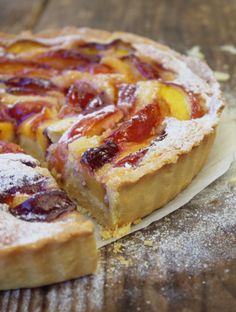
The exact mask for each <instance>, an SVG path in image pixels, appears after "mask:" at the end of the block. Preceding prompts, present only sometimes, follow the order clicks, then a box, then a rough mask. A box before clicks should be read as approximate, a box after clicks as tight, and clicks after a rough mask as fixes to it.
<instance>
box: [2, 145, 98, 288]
mask: <svg viewBox="0 0 236 312" xmlns="http://www.w3.org/2000/svg"><path fill="white" fill-rule="evenodd" d="M0 178H1V183H0V235H1V239H0V290H3V289H13V288H24V287H37V286H43V285H48V284H52V283H58V282H62V281H65V280H68V279H73V278H76V277H79V276H83V275H87V274H91V273H94V272H95V270H96V264H97V251H96V242H95V236H94V226H93V224H92V223H91V222H90V221H88V220H86V219H85V218H84V217H83V216H82V215H80V214H79V213H78V212H77V211H76V205H75V203H74V202H72V201H71V200H70V199H69V198H68V196H67V195H66V194H65V192H64V191H61V190H60V189H59V188H58V186H57V184H56V182H55V180H54V179H53V177H52V176H51V175H50V173H49V171H48V170H47V169H45V168H42V167H40V166H39V162H38V161H36V160H35V159H34V158H32V157H31V156H28V155H25V154H23V153H22V150H21V148H20V147H19V146H17V145H15V144H13V143H5V142H1V141H0Z"/></svg>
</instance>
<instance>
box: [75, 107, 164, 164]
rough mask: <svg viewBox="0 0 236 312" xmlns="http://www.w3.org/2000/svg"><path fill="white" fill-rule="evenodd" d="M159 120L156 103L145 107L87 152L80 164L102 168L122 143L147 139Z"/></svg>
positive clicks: (119, 148)
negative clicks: (101, 143)
mask: <svg viewBox="0 0 236 312" xmlns="http://www.w3.org/2000/svg"><path fill="white" fill-rule="evenodd" d="M161 119H162V117H161V115H160V109H159V106H158V103H154V104H149V105H147V106H146V107H144V108H143V109H141V110H140V111H139V112H138V113H137V114H135V115H134V116H133V117H132V118H131V119H130V120H127V121H125V122H123V124H122V125H121V126H120V127H118V129H116V130H115V131H114V132H113V133H112V134H111V135H110V136H109V137H108V138H107V139H106V140H105V143H104V144H103V145H101V146H99V147H95V148H91V149H89V150H87V151H86V152H85V153H84V154H83V156H82V159H81V163H82V164H84V165H86V166H87V167H89V168H91V169H92V170H95V169H98V168H100V167H102V166H103V165H104V164H105V163H107V162H110V161H111V160H112V159H113V158H114V157H115V156H116V155H117V154H118V153H119V151H120V150H122V148H123V144H124V143H141V142H143V141H145V140H147V139H149V138H150V137H151V136H152V135H153V134H154V133H153V132H155V129H156V126H157V125H158V124H159V123H160V121H161Z"/></svg>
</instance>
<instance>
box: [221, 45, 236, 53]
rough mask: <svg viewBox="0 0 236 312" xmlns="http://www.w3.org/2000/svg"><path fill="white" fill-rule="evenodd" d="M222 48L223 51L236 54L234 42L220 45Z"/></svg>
mask: <svg viewBox="0 0 236 312" xmlns="http://www.w3.org/2000/svg"><path fill="white" fill-rule="evenodd" d="M220 49H221V51H224V52H228V53H230V54H233V55H236V47H235V46H234V45H232V44H225V45H222V46H220Z"/></svg>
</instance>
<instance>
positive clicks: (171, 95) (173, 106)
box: [158, 84, 190, 120]
mask: <svg viewBox="0 0 236 312" xmlns="http://www.w3.org/2000/svg"><path fill="white" fill-rule="evenodd" d="M158 99H160V100H163V101H165V103H166V104H167V105H168V106H169V109H170V115H171V116H172V117H175V118H177V119H179V120H188V119H190V105H189V102H188V99H187V95H186V94H185V93H184V91H183V90H181V89H180V88H179V87H177V86H172V85H165V84H160V88H159V90H158Z"/></svg>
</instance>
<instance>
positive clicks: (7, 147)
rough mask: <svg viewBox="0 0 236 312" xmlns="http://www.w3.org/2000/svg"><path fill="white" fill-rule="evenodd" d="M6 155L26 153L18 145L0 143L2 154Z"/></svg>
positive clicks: (0, 152)
mask: <svg viewBox="0 0 236 312" xmlns="http://www.w3.org/2000/svg"><path fill="white" fill-rule="evenodd" d="M5 153H24V151H23V149H22V148H21V147H20V146H19V145H17V144H14V143H9V142H5V141H0V154H5Z"/></svg>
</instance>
